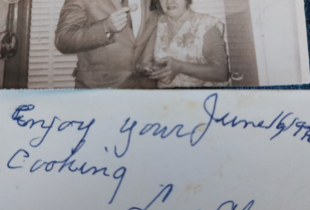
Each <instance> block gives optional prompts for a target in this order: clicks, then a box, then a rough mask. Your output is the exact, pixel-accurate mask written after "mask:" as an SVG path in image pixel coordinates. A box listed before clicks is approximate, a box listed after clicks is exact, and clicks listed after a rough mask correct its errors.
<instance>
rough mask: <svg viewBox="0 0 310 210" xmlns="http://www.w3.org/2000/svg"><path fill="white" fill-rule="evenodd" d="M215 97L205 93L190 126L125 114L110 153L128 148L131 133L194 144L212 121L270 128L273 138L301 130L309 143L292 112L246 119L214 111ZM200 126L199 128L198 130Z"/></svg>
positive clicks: (309, 134)
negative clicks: (200, 116)
mask: <svg viewBox="0 0 310 210" xmlns="http://www.w3.org/2000/svg"><path fill="white" fill-rule="evenodd" d="M218 100H219V96H218V94H217V93H214V94H211V95H209V96H207V97H206V99H205V101H204V102H203V110H204V113H205V122H204V123H201V124H198V125H194V126H193V127H190V128H188V127H185V125H184V124H181V123H179V124H177V125H174V126H171V127H170V128H169V127H168V126H165V125H163V124H162V123H159V122H156V123H146V124H141V125H140V124H139V122H138V121H136V120H132V119H131V118H130V117H129V118H127V119H126V120H125V122H124V124H123V125H122V126H121V128H120V131H119V132H120V133H121V134H125V135H126V139H125V141H123V142H122V143H124V145H125V146H123V149H122V150H119V149H118V148H119V146H115V147H114V153H115V156H116V157H119V158H121V157H123V156H124V155H125V154H126V153H127V152H128V150H129V148H130V144H131V141H132V138H133V136H134V135H138V136H146V135H148V137H157V138H160V139H167V138H169V137H173V138H188V140H189V142H190V146H192V147H195V146H196V145H197V144H198V143H199V142H200V141H201V140H202V139H203V138H204V137H205V136H206V135H207V133H208V131H209V129H210V128H211V127H212V125H213V124H219V125H221V126H223V127H228V126H229V127H232V128H235V127H241V128H243V129H247V128H249V127H251V128H254V129H262V130H274V131H275V133H274V135H273V136H271V137H270V139H269V140H273V139H275V138H276V137H278V136H279V135H281V134H282V133H284V132H286V131H288V130H292V129H295V130H294V133H293V137H297V136H298V135H299V134H301V137H300V139H301V140H307V142H308V143H310V125H308V124H307V123H306V122H305V121H301V120H299V118H298V117H295V116H294V113H293V112H288V113H286V112H284V111H280V112H279V113H277V114H275V117H274V118H273V119H272V120H270V121H269V122H266V121H265V120H264V119H262V120H260V121H258V122H254V121H251V120H248V119H243V118H241V117H239V116H238V115H233V114H231V113H230V112H226V113H222V114H221V113H218V111H217V107H218ZM199 130H202V132H198V131H199Z"/></svg>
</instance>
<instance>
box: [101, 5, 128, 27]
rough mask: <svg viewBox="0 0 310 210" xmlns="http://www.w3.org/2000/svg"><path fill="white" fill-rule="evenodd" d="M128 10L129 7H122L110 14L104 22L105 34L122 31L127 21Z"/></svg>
mask: <svg viewBox="0 0 310 210" xmlns="http://www.w3.org/2000/svg"><path fill="white" fill-rule="evenodd" d="M129 10H130V8H129V7H123V8H122V9H119V10H117V11H115V12H113V13H112V14H110V15H109V17H108V18H107V19H106V20H105V21H104V29H105V32H106V33H118V32H120V31H122V30H123V29H124V28H125V27H126V25H127V21H128V15H127V12H128V11H129Z"/></svg>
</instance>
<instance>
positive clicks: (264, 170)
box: [0, 90, 310, 210]
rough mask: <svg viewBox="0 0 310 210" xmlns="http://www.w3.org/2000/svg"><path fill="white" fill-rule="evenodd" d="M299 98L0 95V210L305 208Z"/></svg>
mask: <svg viewBox="0 0 310 210" xmlns="http://www.w3.org/2000/svg"><path fill="white" fill-rule="evenodd" d="M308 95H309V94H308V93H307V92H298V91H295V92H294V91H292V92H284V91H283V92H277V91H273V92H271V91H270V92H267V91H266V92H255V91H239V92H234V91H206V90H203V91H151V92H149V91H113V90H109V91H108V90H106V91H103V90H101V91H91V92H89V91H82V92H74V91H56V92H50V91H41V92H33V91H8V92H2V93H0V98H1V99H2V100H1V101H2V106H1V108H2V109H1V110H0V117H1V121H0V129H1V138H0V164H1V165H0V186H1V188H0V200H1V202H0V209H1V210H2V209H3V210H30V209H31V210H42V209H44V210H55V209H58V210H62V209H63V210H70V209H77V210H84V209H94V210H97V209H98V210H99V209H111V210H158V209H161V210H258V209H260V210H261V209H264V210H269V209H270V210H273V209H285V210H295V209H298V210H303V209H305V210H306V209H309V208H310V199H308V196H309V195H310V182H309V180H308V179H309V177H310V169H309V167H308V162H309V160H310V120H309V117H310V114H309V113H308V108H309V103H310V96H308Z"/></svg>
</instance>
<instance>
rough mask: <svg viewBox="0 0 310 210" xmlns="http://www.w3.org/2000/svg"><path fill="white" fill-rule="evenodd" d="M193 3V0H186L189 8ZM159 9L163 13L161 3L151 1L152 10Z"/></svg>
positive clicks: (156, 0)
mask: <svg viewBox="0 0 310 210" xmlns="http://www.w3.org/2000/svg"><path fill="white" fill-rule="evenodd" d="M192 3H193V0H186V7H187V8H189V6H190V5H191V4H192ZM156 9H158V10H159V11H161V12H162V11H163V8H162V7H161V5H160V1H159V0H152V1H151V7H150V10H151V11H152V10H156Z"/></svg>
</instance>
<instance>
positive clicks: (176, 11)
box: [150, 0, 229, 88]
mask: <svg viewBox="0 0 310 210" xmlns="http://www.w3.org/2000/svg"><path fill="white" fill-rule="evenodd" d="M159 3H160V5H159V7H160V8H161V10H162V15H160V17H159V20H158V23H157V38H156V43H155V49H154V59H155V63H157V64H160V65H161V66H163V65H162V64H164V66H165V67H164V68H161V69H159V70H156V71H154V72H153V73H152V74H151V76H150V78H152V79H157V80H158V87H159V88H169V87H204V86H211V87H212V86H227V85H228V77H229V76H228V75H229V72H228V64H227V63H228V62H227V59H228V58H227V53H226V46H225V42H224V40H223V31H224V29H223V28H224V27H223V24H222V23H221V22H220V21H219V20H217V19H215V18H214V17H211V16H209V15H207V14H201V13H196V12H194V11H192V10H191V9H190V5H191V3H192V0H160V1H159Z"/></svg>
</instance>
